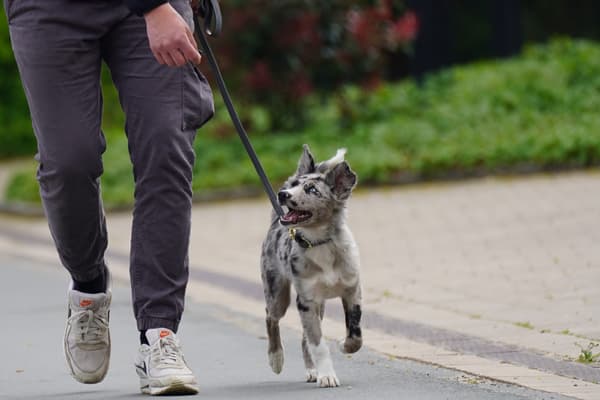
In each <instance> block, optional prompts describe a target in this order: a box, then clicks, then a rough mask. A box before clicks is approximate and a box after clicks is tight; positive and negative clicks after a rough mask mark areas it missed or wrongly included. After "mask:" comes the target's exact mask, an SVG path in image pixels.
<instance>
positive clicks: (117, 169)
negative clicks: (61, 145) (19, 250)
mask: <svg viewBox="0 0 600 400" xmlns="http://www.w3.org/2000/svg"><path fill="white" fill-rule="evenodd" d="M221 5H222V8H223V12H224V16H225V29H224V34H223V35H222V36H221V37H219V38H218V39H217V40H216V41H214V42H213V43H212V46H213V49H214V50H215V52H216V53H217V57H218V59H219V62H220V64H221V67H222V69H223V72H224V75H225V78H226V80H227V83H228V86H229V87H230V90H231V91H232V93H233V96H234V101H235V103H236V105H237V106H238V111H239V112H240V114H241V117H242V119H243V121H244V124H245V126H246V127H247V129H248V131H249V133H250V134H251V136H252V141H253V143H254V145H255V147H256V148H257V150H258V152H259V155H260V157H261V160H262V161H263V163H264V164H265V169H266V170H267V172H268V173H269V175H270V176H271V178H272V179H273V181H274V183H276V182H277V181H280V180H282V179H284V178H285V177H286V176H287V175H288V174H289V173H290V172H291V171H292V170H293V168H294V165H295V163H296V159H297V156H296V154H297V155H298V156H299V151H300V149H301V147H300V145H301V143H310V144H311V146H312V148H313V150H314V151H315V153H316V155H317V157H318V158H324V157H329V156H331V155H332V154H333V153H334V152H335V149H336V148H337V147H341V146H345V147H348V148H349V153H348V158H349V159H350V161H351V162H352V163H353V166H354V167H355V168H356V169H357V171H359V175H360V176H361V181H362V182H363V183H378V184H382V183H395V182H405V181H414V180H420V179H431V178H438V177H450V176H470V175H479V174H484V173H490V172H502V171H529V170H540V169H547V168H570V167H582V166H589V165H597V164H600V129H599V128H600V117H598V116H597V115H596V114H597V110H598V109H599V108H598V106H599V105H600V104H599V103H600V94H599V93H600V91H599V90H598V89H600V81H599V78H598V77H600V62H599V60H600V47H599V46H598V44H597V43H596V42H595V41H596V40H598V39H600V25H599V24H597V21H598V17H600V2H597V1H594V0H580V1H577V2H570V1H567V0H521V1H519V0H395V1H393V0H371V1H368V0H360V1H342V0H332V1H328V2H318V1H316V0H304V1H301V0H296V1H294V0H290V1H282V2H269V1H266V0H253V1H243V0H223V1H221ZM555 37H561V39H552V38H555ZM584 39H585V40H584ZM504 58H506V60H503V61H500V60H501V59H504ZM202 68H203V69H204V72H205V74H206V75H207V76H208V77H209V78H210V77H211V74H210V71H209V70H208V65H203V67H202ZM0 74H1V77H0V90H1V93H2V97H1V98H0V123H2V125H1V128H0V129H1V131H0V158H9V157H15V156H22V155H31V154H33V153H34V152H35V142H34V138H33V134H32V131H31V123H30V121H29V116H28V111H27V106H26V101H25V99H24V95H23V91H22V88H21V85H20V82H19V78H18V73H17V69H16V66H15V63H14V60H13V57H12V54H11V50H10V44H9V39H8V30H7V26H6V21H5V19H3V18H2V19H0ZM102 82H103V93H104V97H105V102H104V107H105V108H104V124H103V129H104V131H105V134H106V135H107V139H108V142H109V146H108V150H107V153H106V154H105V157H104V160H105V164H106V168H105V170H106V172H105V175H104V177H103V185H104V189H103V192H104V195H105V197H107V203H108V204H127V203H130V202H131V198H132V177H131V173H130V172H129V170H130V163H129V159H128V155H127V144H126V139H125V137H124V134H123V128H122V127H123V126H124V117H123V115H122V112H121V111H120V108H119V102H118V97H117V95H116V92H115V90H114V88H113V87H112V85H111V81H110V74H109V73H108V71H106V69H104V70H103V73H102ZM215 98H216V100H217V115H216V117H215V118H214V119H213V120H212V121H211V122H210V123H209V124H207V126H206V127H204V128H202V129H201V130H200V134H199V136H198V139H197V141H196V151H197V155H198V160H197V163H196V172H197V173H196V177H195V180H194V188H195V190H196V191H197V192H202V191H203V190H206V189H227V188H233V187H239V186H244V187H253V188H255V187H257V186H258V179H257V178H256V176H255V173H254V170H253V169H252V166H251V164H250V163H249V162H248V161H247V156H246V155H245V153H244V149H243V147H242V146H241V145H240V144H239V141H238V139H237V136H236V133H235V130H234V129H233V127H232V125H231V123H230V121H229V119H228V116H227V113H226V111H225V110H224V108H223V107H222V103H221V101H220V95H219V94H217V93H216V92H215ZM281 154H285V157H283V159H282V157H281ZM290 154H291V155H292V156H290ZM33 175H34V174H33V166H32V167H30V168H29V169H27V170H26V171H23V172H21V173H19V174H17V175H16V176H15V177H14V179H13V181H12V184H11V185H10V186H9V193H8V194H7V195H8V196H9V197H10V198H12V199H18V200H29V201H37V189H36V186H35V181H34V180H33Z"/></svg>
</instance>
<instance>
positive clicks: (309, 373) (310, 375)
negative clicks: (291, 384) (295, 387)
mask: <svg viewBox="0 0 600 400" xmlns="http://www.w3.org/2000/svg"><path fill="white" fill-rule="evenodd" d="M316 381H317V370H316V369H314V368H310V369H307V370H306V382H316Z"/></svg>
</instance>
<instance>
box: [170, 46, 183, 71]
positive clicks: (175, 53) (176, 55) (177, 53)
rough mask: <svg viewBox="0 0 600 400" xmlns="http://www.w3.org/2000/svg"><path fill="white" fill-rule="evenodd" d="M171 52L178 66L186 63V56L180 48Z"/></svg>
mask: <svg viewBox="0 0 600 400" xmlns="http://www.w3.org/2000/svg"><path fill="white" fill-rule="evenodd" d="M169 54H170V55H171V58H172V59H173V61H175V65H176V66H178V67H181V66H182V65H183V64H185V57H184V56H183V54H182V53H181V51H180V50H179V49H174V50H171V51H170V52H169Z"/></svg>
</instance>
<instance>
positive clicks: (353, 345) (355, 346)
mask: <svg viewBox="0 0 600 400" xmlns="http://www.w3.org/2000/svg"><path fill="white" fill-rule="evenodd" d="M361 347H362V338H359V337H349V338H346V339H342V340H340V351H341V352H342V353H346V354H351V353H356V352H357V351H358V350H360V348H361Z"/></svg>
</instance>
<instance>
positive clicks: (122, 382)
mask: <svg viewBox="0 0 600 400" xmlns="http://www.w3.org/2000/svg"><path fill="white" fill-rule="evenodd" d="M66 289H67V275H66V273H65V272H64V271H63V270H62V269H61V268H59V267H58V266H50V265H46V264H41V263H39V262H35V261H32V260H26V259H14V258H8V257H3V256H2V255H0V304H2V305H3V307H2V310H3V311H2V318H1V319H0V321H1V323H0V328H1V332H2V333H1V334H0V337H1V338H2V347H1V350H0V352H1V354H2V355H1V358H2V361H1V362H0V398H1V399H138V398H141V397H142V396H143V395H141V394H140V393H139V390H138V380H137V376H136V374H135V371H134V368H133V358H134V355H135V353H136V351H137V345H138V343H137V340H138V332H137V331H136V329H135V323H134V321H133V316H132V312H131V303H130V299H129V296H130V294H129V289H128V288H127V287H126V286H125V285H124V284H123V283H119V282H116V283H115V286H114V288H113V307H112V309H111V335H112V343H113V354H112V359H111V369H110V371H109V374H108V376H107V377H106V379H105V380H104V382H102V383H100V384H97V385H83V384H80V383H77V382H75V381H74V380H73V379H72V378H71V377H70V376H69V374H68V372H67V368H66V365H65V360H64V356H63V353H62V335H63V329H64V324H65V317H66ZM262 332H263V323H262V321H257V320H256V319H253V318H251V317H248V316H244V315H241V314H240V315H231V314H230V313H227V314H226V313H225V312H224V311H223V310H220V309H218V308H215V307H213V306H207V305H204V304H200V303H193V302H191V301H189V302H188V304H187V309H186V313H185V315H184V322H183V323H182V326H181V328H180V335H179V336H180V338H181V340H182V343H183V348H184V351H185V354H186V359H187V360H188V363H189V364H190V366H191V367H192V369H193V370H194V371H195V373H196V376H197V378H198V380H199V382H200V388H201V390H200V394H199V397H198V398H205V399H244V400H248V399H277V400H292V399H303V400H306V399H313V398H314V399H344V400H346V399H348V400H351V399H361V400H365V399H378V400H379V399H381V400H384V399H411V400H414V399H423V400H434V399H435V400H442V399H461V400H463V399H464V400H469V399H473V400H488V399H494V400H501V399H502V400H508V399H511V400H516V399H548V400H549V399H561V400H562V399H566V398H565V397H562V396H559V395H556V394H548V393H543V392H536V391H533V390H529V389H524V388H521V387H518V386H514V385H507V384H502V383H498V382H493V381H489V380H484V379H480V378H477V377H474V376H470V375H465V374H463V373H461V372H457V371H452V370H447V369H444V368H440V367H436V366H431V365H427V364H422V363H417V362H413V361H408V360H398V359H391V358H389V357H386V356H383V355H379V354H377V353H374V352H372V351H369V350H368V349H363V350H361V351H360V352H359V353H358V354H356V355H354V356H352V357H346V356H343V355H341V354H340V353H339V352H338V351H337V350H335V349H333V344H332V354H333V356H334V365H335V366H336V371H337V374H338V377H339V378H340V380H341V382H342V386H341V387H339V388H335V389H319V388H317V387H316V386H315V385H314V384H309V383H305V382H303V376H304V370H303V364H302V357H301V352H300V338H299V336H298V334H297V333H295V332H293V331H284V332H283V337H284V340H285V344H286V364H285V366H284V371H283V372H282V374H281V375H274V374H273V373H272V372H271V371H270V369H269V367H268V363H267V356H266V342H265V340H264V336H263V334H264V333H262Z"/></svg>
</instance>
